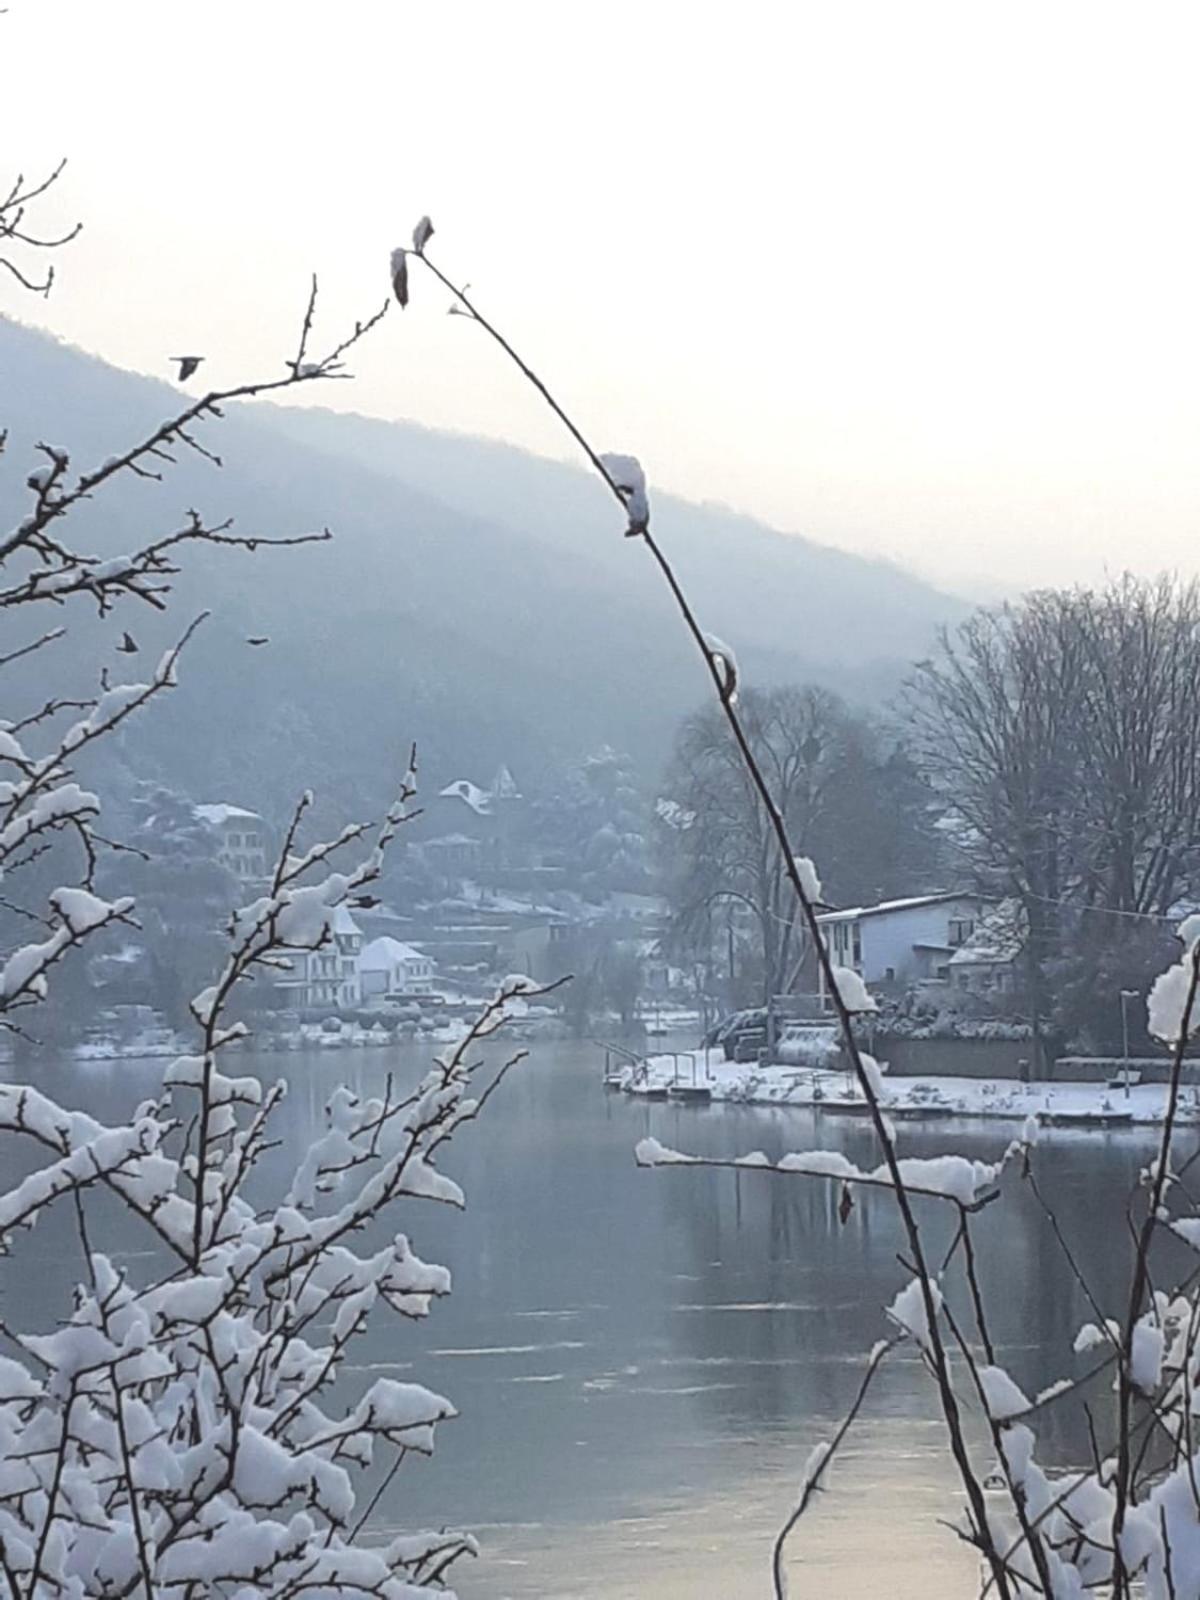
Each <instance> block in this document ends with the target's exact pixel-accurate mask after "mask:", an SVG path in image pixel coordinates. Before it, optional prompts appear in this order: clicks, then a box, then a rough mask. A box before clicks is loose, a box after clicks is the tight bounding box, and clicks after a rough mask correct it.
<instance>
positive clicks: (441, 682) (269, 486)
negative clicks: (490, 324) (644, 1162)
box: [0, 320, 963, 810]
mask: <svg viewBox="0 0 1200 1600" xmlns="http://www.w3.org/2000/svg"><path fill="white" fill-rule="evenodd" d="M201 375H202V376H203V369H202V374H201ZM0 392H2V393H3V396H4V399H5V401H6V404H5V406H4V414H5V418H6V420H8V421H9V423H10V434H9V441H8V448H7V451H6V453H5V455H4V456H3V457H0V520H2V521H3V524H4V525H5V526H9V525H11V524H12V522H13V521H15V520H16V519H17V518H18V517H19V516H20V515H21V514H22V513H23V511H24V509H25V508H26V506H27V504H28V495H27V491H26V490H25V488H24V482H25V478H26V476H27V475H28V473H29V471H30V470H32V469H33V467H34V466H36V465H37V464H38V461H37V459H36V458H35V456H34V454H33V446H34V445H35V443H36V442H37V441H38V440H45V441H46V442H47V443H52V444H54V445H57V446H61V447H64V448H66V449H67V450H69V451H70V453H71V456H72V460H73V462H75V463H76V464H77V465H80V466H84V465H93V464H95V463H96V462H98V461H100V460H102V459H104V458H105V457H107V456H109V455H111V454H113V453H115V452H117V451H118V450H119V449H120V448H122V447H124V446H126V445H128V443H130V442H131V441H132V440H133V439H134V438H135V437H137V436H138V434H139V432H144V431H146V430H147V429H148V428H149V427H150V426H152V425H153V424H154V423H155V422H156V421H158V420H161V418H163V417H164V416H166V415H168V414H170V412H171V411H172V409H175V408H177V407H178V405H179V392H178V391H177V390H173V389H172V388H170V387H169V386H168V385H166V384H164V383H159V382H156V381H154V380H151V379H147V378H142V377H137V376H134V375H131V374H129V373H125V372H121V371H118V370H116V369H114V368H112V367H109V366H107V365H105V364H104V363H103V362H101V361H99V360H96V359H94V358H92V357H89V356H85V355H83V354H81V353H80V352H78V351H76V350H73V349H70V348H69V347H66V346H64V345H61V344H58V343H55V342H54V341H53V340H51V339H49V338H47V337H46V336H44V335H42V334H40V333H36V332H33V331H31V330H29V329H26V328H23V327H20V326H19V325H16V324H14V323H11V322H6V321H3V320H0ZM204 438H205V440H206V442H208V443H209V444H210V445H211V446H212V448H214V449H216V450H218V451H219V452H220V454H221V456H222V458H223V460H224V468H223V470H221V471H218V470H217V469H216V468H214V467H212V466H210V465H209V464H207V463H205V462H204V461H202V460H199V459H198V458H190V459H188V458H184V459H182V460H181V461H180V463H179V465H178V467H176V468H174V469H170V470H168V472H167V474H166V476H165V479H164V482H163V483H162V484H155V483H149V482H140V481H136V480H133V479H127V480H126V481H122V482H120V483H118V484H116V485H115V486H114V487H113V488H111V489H110V490H107V491H106V492H105V493H104V494H102V495H101V496H100V497H99V498H98V499H97V500H96V502H95V503H94V505H92V506H89V507H88V508H87V510H86V512H85V513H84V514H83V515H82V516H81V517H80V518H79V519H78V525H79V526H81V527H84V528H86V530H87V541H90V543H91V545H92V547H93V548H94V549H95V550H96V551H97V552H99V553H104V552H106V551H107V552H111V551H115V550H117V549H120V548H125V547H128V546H130V545H131V544H132V543H133V542H134V541H135V540H140V539H142V538H144V537H145V536H146V535H148V534H151V533H155V532H158V531H164V530H166V529H167V528H169V527H172V526H178V525H180V524H181V523H182V520H183V516H184V513H185V512H186V511H187V509H188V508H189V507H192V506H195V507H196V508H197V509H198V510H200V511H201V512H202V513H203V514H204V516H205V517H206V518H207V519H209V520H211V521H214V522H215V521H218V520H221V519H223V518H224V517H226V516H230V515H232V516H234V517H235V518H236V527H237V529H238V531H241V532H246V533H251V532H254V533H260V534H263V535H278V534H290V533H295V532H297V531H300V530H303V529H309V528H320V527H321V526H323V525H328V526H330V527H331V528H333V529H334V531H335V534H336V538H335V540H334V541H333V542H331V543H329V544H323V545H316V546H313V547H310V548H305V549H297V550H288V551H281V552H268V551H260V552H259V553H258V554H256V555H254V556H248V555H244V554H239V553H236V552H234V553H226V554H221V553H216V552H210V551H206V550H202V551H199V552H197V553H195V554H194V555H192V556H190V557H189V558H188V561H187V566H188V572H187V576H186V579H185V580H184V581H182V582H181V584H180V586H179V591H178V599H177V601H176V604H175V605H174V606H173V608H172V612H171V614H170V616H169V617H168V618H167V619H162V618H159V617H157V616H154V615H151V614H150V613H148V612H144V611H143V612H139V611H137V610H135V609H134V608H132V607H129V608H127V609H126V610H125V612H124V613H123V614H122V615H121V616H119V617H116V618H114V619H111V620H110V621H109V622H108V623H106V624H104V625H103V626H102V627H101V628H100V632H101V633H102V635H103V640H104V649H105V650H106V651H111V649H112V647H113V645H114V644H115V642H116V641H117V639H119V637H120V633H121V630H122V629H123V628H125V627H126V626H128V627H129V628H130V629H131V631H132V632H133V633H134V635H135V637H136V639H137V641H138V643H139V644H140V645H141V646H142V648H143V651H144V653H145V655H146V656H148V657H149V658H150V659H151V660H152V659H154V658H155V656H156V654H157V651H158V650H159V649H160V648H161V646H162V645H163V643H165V642H166V640H167V639H168V637H169V636H170V635H171V634H172V633H173V632H175V631H177V628H178V626H179V624H180V623H181V622H182V621H183V620H185V619H186V617H187V616H188V615H190V614H191V612H192V611H194V610H195V609H197V608H199V607H200V606H201V605H203V606H205V607H207V608H208V609H210V610H211V611H212V613H213V616H212V618H211V620H210V621H209V622H208V623H207V624H206V625H205V627H204V628H203V629H202V630H201V631H200V634H199V636H198V637H197V639H196V642H195V644H194V646H193V648H192V649H191V650H190V652H189V658H190V659H189V660H188V661H187V663H186V664H185V667H184V669H183V673H182V678H183V683H182V686H181V688H180V689H179V691H178V692H177V693H176V694H175V695H174V696H172V697H171V705H170V708H169V710H168V709H166V708H165V707H164V708H163V709H160V710H158V711H156V712H154V713H153V714H151V715H149V716H147V718H146V719H145V720H144V725H143V726H142V727H141V728H140V729H139V730H137V731H136V732H130V733H129V734H128V735H127V736H126V738H125V740H124V755H125V759H126V760H127V761H128V763H129V764H130V766H131V767H136V768H137V769H138V770H139V771H140V772H144V773H148V774H151V775H154V776H158V777H162V778H164V779H166V780H168V781H171V782H173V783H176V784H178V785H179V786H181V787H182V788H184V789H185V790H187V791H188V792H189V793H192V794H193V795H198V794H203V795H204V796H205V797H207V798H213V797H221V798H231V799H235V800H237V801H239V802H242V803H250V804H253V805H256V806H258V807H263V808H266V809H268V810H272V809H274V810H278V809H279V808H281V807H283V806H284V805H286V803H287V800H288V797H290V796H291V795H292V794H294V792H295V791H296V790H297V788H299V787H302V786H304V785H305V784H313V785H314V786H317V787H319V788H324V789H326V790H327V791H329V790H332V791H334V792H335V793H337V794H338V795H339V797H341V798H342V799H343V800H346V799H347V798H350V799H357V800H358V801H359V802H360V803H374V802H375V800H376V798H377V796H378V794H379V793H380V792H381V784H382V782H384V781H385V780H386V778H388V777H391V776H393V775H394V769H395V764H396V761H397V759H398V752H399V751H400V750H401V748H403V747H405V746H406V744H407V742H408V741H409V740H410V739H415V740H417V742H418V744H419V746H420V748H421V750H422V752H423V756H424V766H425V771H426V777H427V780H436V781H439V782H444V781H446V780H448V779H449V778H451V777H458V776H462V775H468V776H469V775H472V774H482V775H484V776H486V775H487V774H489V773H491V772H492V771H493V770H494V769H495V768H496V766H497V765H498V764H499V763H500V762H501V761H504V762H507V764H508V765H509V766H510V767H511V768H512V769H513V770H514V771H515V772H517V773H518V774H519V775H521V776H522V777H523V778H525V779H527V780H528V781H531V782H532V781H536V778H537V776H538V775H539V774H540V773H542V772H544V771H546V770H547V769H549V768H553V767H555V766H557V765H558V764H560V763H561V762H563V761H566V760H571V759H573V758H575V757H577V756H579V755H581V754H584V753H586V752H587V751H588V750H591V749H594V748H596V747H597V746H598V745H600V744H603V743H609V744H612V745H614V746H616V747H618V748H621V749H625V750H627V751H629V752H630V754H631V755H632V756H633V758H634V761H635V763H636V764H637V766H638V767H639V769H640V770H642V771H643V772H645V773H646V775H647V780H648V781H650V782H652V781H653V778H654V776H655V775H656V774H657V771H658V770H659V769H660V768H661V765H662V763H663V759H664V757H665V754H666V751H667V747H668V744H669V741H670V737H671V732H672V729H673V727H674V724H675V723H676V721H677V719H678V718H679V717H680V716H681V715H682V714H683V713H684V712H686V711H687V710H689V709H690V708H691V707H693V706H694V705H695V704H696V703H697V701H698V700H699V699H700V698H701V697H702V696H703V693H704V682H703V679H702V677H701V674H700V669H699V666H698V663H697V662H696V660H695V658H694V655H693V653H692V651H691V648H690V646H689V644H688V642H687V641H686V639H685V638H684V636H683V635H682V633H681V631H680V628H679V626H678V623H677V620H676V618H675V617H674V616H673V614H672V611H671V607H670V604H669V601H668V599H667V597H666V595H665V593H664V592H663V589H662V585H661V581H660V580H659V579H658V578H657V575H656V573H655V572H654V571H653V570H652V568H651V566H650V563H649V562H648V561H647V560H646V558H645V555H644V552H643V551H642V550H641V549H640V548H639V547H638V546H637V545H636V544H634V543H632V542H631V541H626V540H625V539H624V538H623V537H622V530H621V527H620V524H619V521H618V519H617V518H616V517H615V515H614V508H613V506H612V505H611V503H609V502H608V501H607V499H606V497H605V494H604V492H603V491H602V489H601V488H600V486H598V485H597V484H595V483H594V482H592V481H591V480H589V479H588V477H587V476H586V475H585V474H584V473H583V472H582V471H578V470H576V469H574V468H571V467H567V466H563V465H560V464H557V463H553V462H549V461H545V460H542V459H540V458H538V457H535V456H532V455H529V454H526V453H524V452H522V451H519V450H515V449H512V448H509V447H506V446H501V445H496V444H490V443H487V442H484V441H481V440H478V439H473V438H468V437H462V436H457V435H451V434H445V433H434V432H431V431H429V430H426V429H423V428H420V427H418V426H416V425H414V424H411V423H385V422H381V421H376V420H372V419H369V418H364V417H357V416H351V415H343V414H336V413H333V412H329V411H324V410H319V411H311V410H310V411H303V410H299V409H284V408H281V407H269V406H265V405H259V406H243V407H241V408H237V409H234V410H232V411H231V413H230V415H229V416H228V418H227V420H226V421H225V422H224V423H222V424H218V425H213V424H210V425H208V427H207V429H206V431H205V433H204ZM653 508H654V516H655V525H656V527H657V529H658V531H659V532H660V534H661V536H662V539H663V541H664V543H665V544H666V545H667V547H668V548H669V549H670V551H671V553H672V555H673V556H674V557H675V558H676V559H677V561H678V564H679V569H680V572H681V574H682V576H683V578H684V580H685V582H686V583H687V585H688V587H689V589H690V592H691V594H692V597H693V599H694V601H695V603H696V606H697V609H698V611H699V614H700V616H701V617H702V619H703V622H704V624H705V626H706V627H709V628H711V629H712V630H713V631H714V632H715V633H718V634H719V635H720V636H721V637H723V638H725V639H727V640H728V641H729V642H730V643H731V644H733V645H734V647H735V648H736V650H737V652H738V655H739V658H740V662H741V666H742V671H743V675H744V676H746V677H747V678H759V679H762V680H772V681H777V680H780V679H784V678H792V679H797V680H802V679H809V680H816V681H820V682H823V683H826V684H830V685H832V686H834V687H838V688H840V689H842V690H843V692H845V693H847V694H849V695H851V696H853V697H856V698H860V699H867V700H869V699H875V698H879V697H882V696H883V695H886V694H887V693H888V692H889V691H890V689H891V688H893V687H894V686H895V684H896V682H897V681H898V679H899V676H900V675H901V674H902V672H903V670H904V665H905V663H906V662H907V661H908V660H910V659H911V658H912V657H913V656H914V655H917V654H920V653H922V652H923V651H924V650H926V648H927V647H928V644H929V642H930V639H931V637H932V634H933V632H934V629H935V627H936V626H937V624H938V623H939V622H944V621H952V620H953V619H954V618H955V617H956V616H958V615H959V614H960V613H961V611H962V609H963V607H962V604H961V602H959V601H957V600H955V599H953V598H951V597H949V596H946V595H943V594H940V593H938V592H937V591H936V590H934V589H932V588H931V587H929V586H927V585H925V584H923V583H921V582H920V581H919V580H917V579H915V578H913V577H911V576H910V575H908V574H906V573H904V572H902V571H900V570H899V569H898V568H895V567H893V566H890V565H888V564H886V563H883V562H870V561H866V560H862V559H860V558H857V557H854V556H849V555H845V554H842V553H841V552H838V551H834V550H831V549H829V548H826V547H823V546H820V545H817V544H814V543H812V542H810V541H808V540H805V539H802V538H799V537H792V536H784V535H782V534H779V533H777V532H775V531H773V530H772V529H770V528H768V527H766V526H764V525H763V524H761V523H757V522H754V521H753V520H751V519H749V518H746V517H741V516H738V515H736V514H734V513H732V512H728V511H724V510H721V509H717V508H714V507H712V506H696V505H691V504H689V503H687V502H685V501H682V500H679V499H676V498H674V497H671V496H668V495H655V496H654V497H653ZM85 542H86V541H85ZM45 620H46V622H47V623H48V624H49V623H52V622H53V620H54V619H53V617H50V616H47V618H46V619H45ZM263 635H265V636H268V637H269V639H270V644H269V645H268V646H264V647H261V648H254V647H251V646H248V645H247V644H246V643H245V640H246V638H247V637H248V636H254V637H258V636H263ZM95 643H96V640H95V632H94V630H92V631H91V632H89V631H88V630H87V629H86V628H85V629H84V630H83V631H82V632H80V633H77V634H76V636H75V638H74V639H73V640H71V641H69V642H68V644H67V646H66V647H65V648H60V649H59V651H58V662H57V664H56V665H55V666H54V667H53V668H50V667H49V664H48V662H47V661H46V658H44V657H42V656H39V657H38V658H36V659H37V661H38V662H39V663H43V665H41V666H39V669H38V670H39V673H40V674H42V675H43V676H42V677H40V678H39V681H38V687H39V688H40V687H42V686H44V684H45V683H47V682H49V683H51V684H52V686H53V687H56V688H57V687H59V686H60V685H62V686H65V685H66V684H67V683H69V682H71V681H72V678H71V674H72V671H73V670H77V669H78V668H80V667H81V666H83V665H85V664H86V665H90V664H91V663H92V662H94V660H95V655H94V649H95ZM10 647H11V646H9V645H8V643H7V641H6V645H5V648H6V649H7V648H10ZM105 659H107V660H109V661H110V662H112V663H113V664H114V665H119V666H120V667H121V668H123V669H125V672H124V675H125V676H135V675H136V671H137V666H138V658H137V657H133V656H130V657H128V658H126V657H123V656H119V655H112V654H108V655H107V656H106V657H105ZM46 674H49V676H48V677H47V676H46ZM76 686H78V685H77V684H76Z"/></svg>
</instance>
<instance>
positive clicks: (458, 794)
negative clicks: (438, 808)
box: [438, 778, 492, 817]
mask: <svg viewBox="0 0 1200 1600" xmlns="http://www.w3.org/2000/svg"><path fill="white" fill-rule="evenodd" d="M438 796H439V798H440V799H442V800H463V801H465V802H466V804H467V805H469V806H470V808H471V810H472V811H474V812H475V814H476V815H477V816H480V817H487V816H490V815H491V811H492V797H491V795H490V794H489V793H488V792H487V790H486V789H481V788H480V787H479V785H478V784H475V783H472V782H471V781H470V779H468V778H457V779H456V780H455V781H454V782H453V783H448V784H447V785H446V787H445V788H444V789H439V790H438Z"/></svg>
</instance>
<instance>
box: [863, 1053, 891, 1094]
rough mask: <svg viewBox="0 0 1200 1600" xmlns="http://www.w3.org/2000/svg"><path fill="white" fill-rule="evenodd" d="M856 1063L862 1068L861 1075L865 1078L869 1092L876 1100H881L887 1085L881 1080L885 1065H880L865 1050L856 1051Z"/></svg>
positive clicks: (885, 1069)
mask: <svg viewBox="0 0 1200 1600" xmlns="http://www.w3.org/2000/svg"><path fill="white" fill-rule="evenodd" d="M858 1064H859V1066H860V1067H861V1068H862V1074H863V1077H864V1078H865V1079H866V1080H867V1084H868V1085H869V1087H870V1090H871V1093H872V1094H873V1095H874V1096H875V1098H876V1100H882V1099H883V1097H884V1095H885V1094H886V1093H887V1086H886V1085H885V1083H884V1081H883V1075H884V1073H885V1072H886V1071H887V1068H886V1067H881V1066H880V1065H879V1062H878V1061H876V1059H875V1057H874V1056H871V1055H868V1054H867V1052H866V1051H865V1050H860V1051H859V1053H858Z"/></svg>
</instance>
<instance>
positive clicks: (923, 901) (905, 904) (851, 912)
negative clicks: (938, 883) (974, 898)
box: [818, 892, 971, 923]
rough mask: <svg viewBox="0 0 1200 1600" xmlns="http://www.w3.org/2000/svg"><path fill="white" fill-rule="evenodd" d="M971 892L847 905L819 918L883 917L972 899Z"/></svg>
mask: <svg viewBox="0 0 1200 1600" xmlns="http://www.w3.org/2000/svg"><path fill="white" fill-rule="evenodd" d="M970 899H971V896H970V895H969V894H957V893H951V892H942V893H938V894H914V895H908V896H907V897H906V898H905V899H902V900H880V901H879V902H878V904H876V905H873V906H847V907H846V908H845V909H844V910H841V911H826V912H823V913H822V915H821V916H820V917H819V918H818V920H819V921H820V922H822V923H825V922H847V921H856V920H857V919H858V918H859V917H883V916H887V915H889V914H890V913H892V912H896V911H915V910H917V909H919V908H920V907H921V906H937V905H942V904H944V903H945V902H947V901H951V900H970Z"/></svg>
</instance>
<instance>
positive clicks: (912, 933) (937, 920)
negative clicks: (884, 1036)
mask: <svg viewBox="0 0 1200 1600" xmlns="http://www.w3.org/2000/svg"><path fill="white" fill-rule="evenodd" d="M985 904H986V902H985V901H984V900H982V899H981V897H980V896H979V895H975V894H963V893H957V892H949V893H944V894H921V895H912V896H910V897H909V898H907V899H904V900H884V901H882V902H881V903H880V904H879V905H876V906H851V907H850V908H849V909H848V910H846V911H827V912H825V913H823V915H821V916H819V917H818V918H817V922H818V924H819V925H820V928H821V932H822V935H823V937H824V939H825V945H826V948H827V949H828V951H829V954H830V958H831V959H832V960H833V962H834V963H835V964H836V965H837V966H839V967H852V968H853V969H854V971H855V972H857V973H858V975H859V976H860V977H861V978H862V979H864V981H865V982H866V983H868V984H871V983H895V984H912V983H918V982H920V981H921V980H922V979H930V978H935V979H940V980H942V981H946V980H948V978H949V976H950V962H951V959H952V957H953V955H954V952H955V951H956V950H959V949H961V948H962V946H963V945H965V944H966V943H967V941H968V940H969V939H970V938H971V937H972V935H973V934H974V932H975V929H976V926H977V924H978V922H979V919H980V916H981V914H982V911H983V908H984V906H985Z"/></svg>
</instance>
